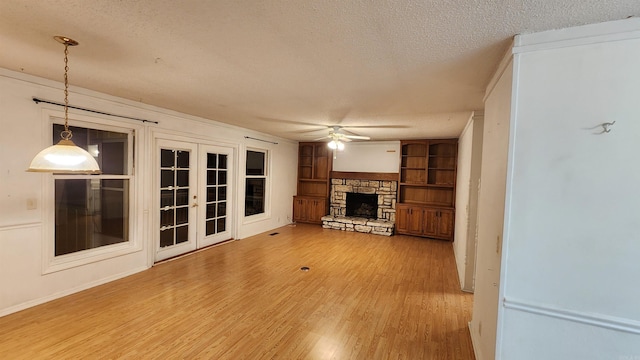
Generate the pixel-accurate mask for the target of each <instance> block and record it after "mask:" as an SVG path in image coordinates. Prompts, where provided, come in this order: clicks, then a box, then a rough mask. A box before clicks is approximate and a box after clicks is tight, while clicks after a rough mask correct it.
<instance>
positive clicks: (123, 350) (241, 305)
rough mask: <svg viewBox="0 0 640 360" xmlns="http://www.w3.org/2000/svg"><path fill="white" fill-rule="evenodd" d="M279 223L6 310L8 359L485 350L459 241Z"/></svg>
mask: <svg viewBox="0 0 640 360" xmlns="http://www.w3.org/2000/svg"><path fill="white" fill-rule="evenodd" d="M274 232H278V233H279V234H277V235H273V236H270V235H268V234H262V235H258V236H254V237H251V238H247V239H243V240H240V241H233V242H230V243H227V244H224V245H221V246H217V247H213V248H209V249H206V250H203V251H201V252H197V253H194V254H191V255H188V256H185V257H182V258H178V259H175V260H173V261H169V262H165V263H162V264H159V265H157V266H155V267H153V268H151V269H149V270H147V271H144V272H142V273H138V274H135V275H132V276H129V277H127V278H124V279H121V280H118V281H114V282H111V283H108V284H105V285H102V286H99V287H95V288H92V289H89V290H86V291H83V292H80V293H77V294H74V295H70V296H67V297H64V298H62V299H58V300H55V301H51V302H49V303H46V304H43V305H40V306H37V307H34V308H30V309H27V310H24V311H21V312H19V313H15V314H11V315H8V316H5V317H2V318H0V334H1V335H0V358H2V359H44V358H46V359H464V360H466V359H474V356H473V350H472V345H471V340H470V336H469V332H468V328H467V323H468V322H469V320H470V319H471V309H472V301H473V295H471V294H466V293H462V292H461V291H460V286H459V284H458V279H457V275H456V269H455V263H454V259H453V249H452V245H451V243H449V242H443V241H437V240H428V239H423V238H417V237H410V236H401V235H396V236H392V237H384V236H378V235H368V234H361V233H346V232H343V231H337V230H329V229H322V228H321V227H319V226H317V225H303V224H298V225H297V226H295V227H290V226H286V227H283V228H280V229H277V230H274ZM303 266H308V267H309V268H310V270H309V271H301V270H300V268H301V267H303Z"/></svg>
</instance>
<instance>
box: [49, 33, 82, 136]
mask: <svg viewBox="0 0 640 360" xmlns="http://www.w3.org/2000/svg"><path fill="white" fill-rule="evenodd" d="M53 38H54V39H56V41H58V42H59V43H62V44H64V131H63V132H61V133H60V137H61V138H62V140H71V138H72V137H73V133H71V131H69V76H68V73H69V46H77V45H78V42H77V41H75V40H73V39H69V38H68V37H64V36H54V37H53Z"/></svg>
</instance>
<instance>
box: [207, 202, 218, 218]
mask: <svg viewBox="0 0 640 360" xmlns="http://www.w3.org/2000/svg"><path fill="white" fill-rule="evenodd" d="M214 217H216V204H207V219H212V218H214Z"/></svg>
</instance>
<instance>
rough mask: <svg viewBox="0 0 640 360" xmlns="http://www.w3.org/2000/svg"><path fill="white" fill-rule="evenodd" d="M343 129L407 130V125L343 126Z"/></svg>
mask: <svg viewBox="0 0 640 360" xmlns="http://www.w3.org/2000/svg"><path fill="white" fill-rule="evenodd" d="M340 127H341V128H343V129H406V128H408V127H409V126H407V125H341V126H340Z"/></svg>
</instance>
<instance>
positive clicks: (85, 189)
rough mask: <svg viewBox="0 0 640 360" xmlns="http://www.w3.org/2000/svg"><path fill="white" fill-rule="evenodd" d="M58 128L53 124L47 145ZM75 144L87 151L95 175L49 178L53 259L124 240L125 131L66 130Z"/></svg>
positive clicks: (128, 168)
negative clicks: (97, 169)
mask: <svg viewBox="0 0 640 360" xmlns="http://www.w3.org/2000/svg"><path fill="white" fill-rule="evenodd" d="M63 129H64V128H63V126H62V125H57V124H54V126H53V141H54V143H55V142H57V141H58V140H59V137H60V132H61V131H62V130H63ZM70 129H71V131H72V132H73V141H74V142H75V143H76V145H78V146H80V147H82V148H84V149H85V150H87V151H89V153H90V154H92V155H93V156H94V157H96V160H97V162H98V164H99V165H100V169H101V170H102V174H101V175H71V176H70V175H56V174H54V176H53V178H54V182H55V186H54V192H55V213H54V218H55V221H54V234H55V241H54V249H53V253H54V256H62V255H67V254H72V253H76V252H80V251H83V250H89V249H95V248H100V247H103V246H107V245H112V244H118V243H125V242H128V241H129V203H130V201H129V193H130V186H131V181H132V178H133V177H132V175H131V174H132V160H133V152H132V149H131V147H132V142H133V139H132V138H131V136H130V133H128V132H116V131H106V130H95V129H88V128H82V127H70Z"/></svg>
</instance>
